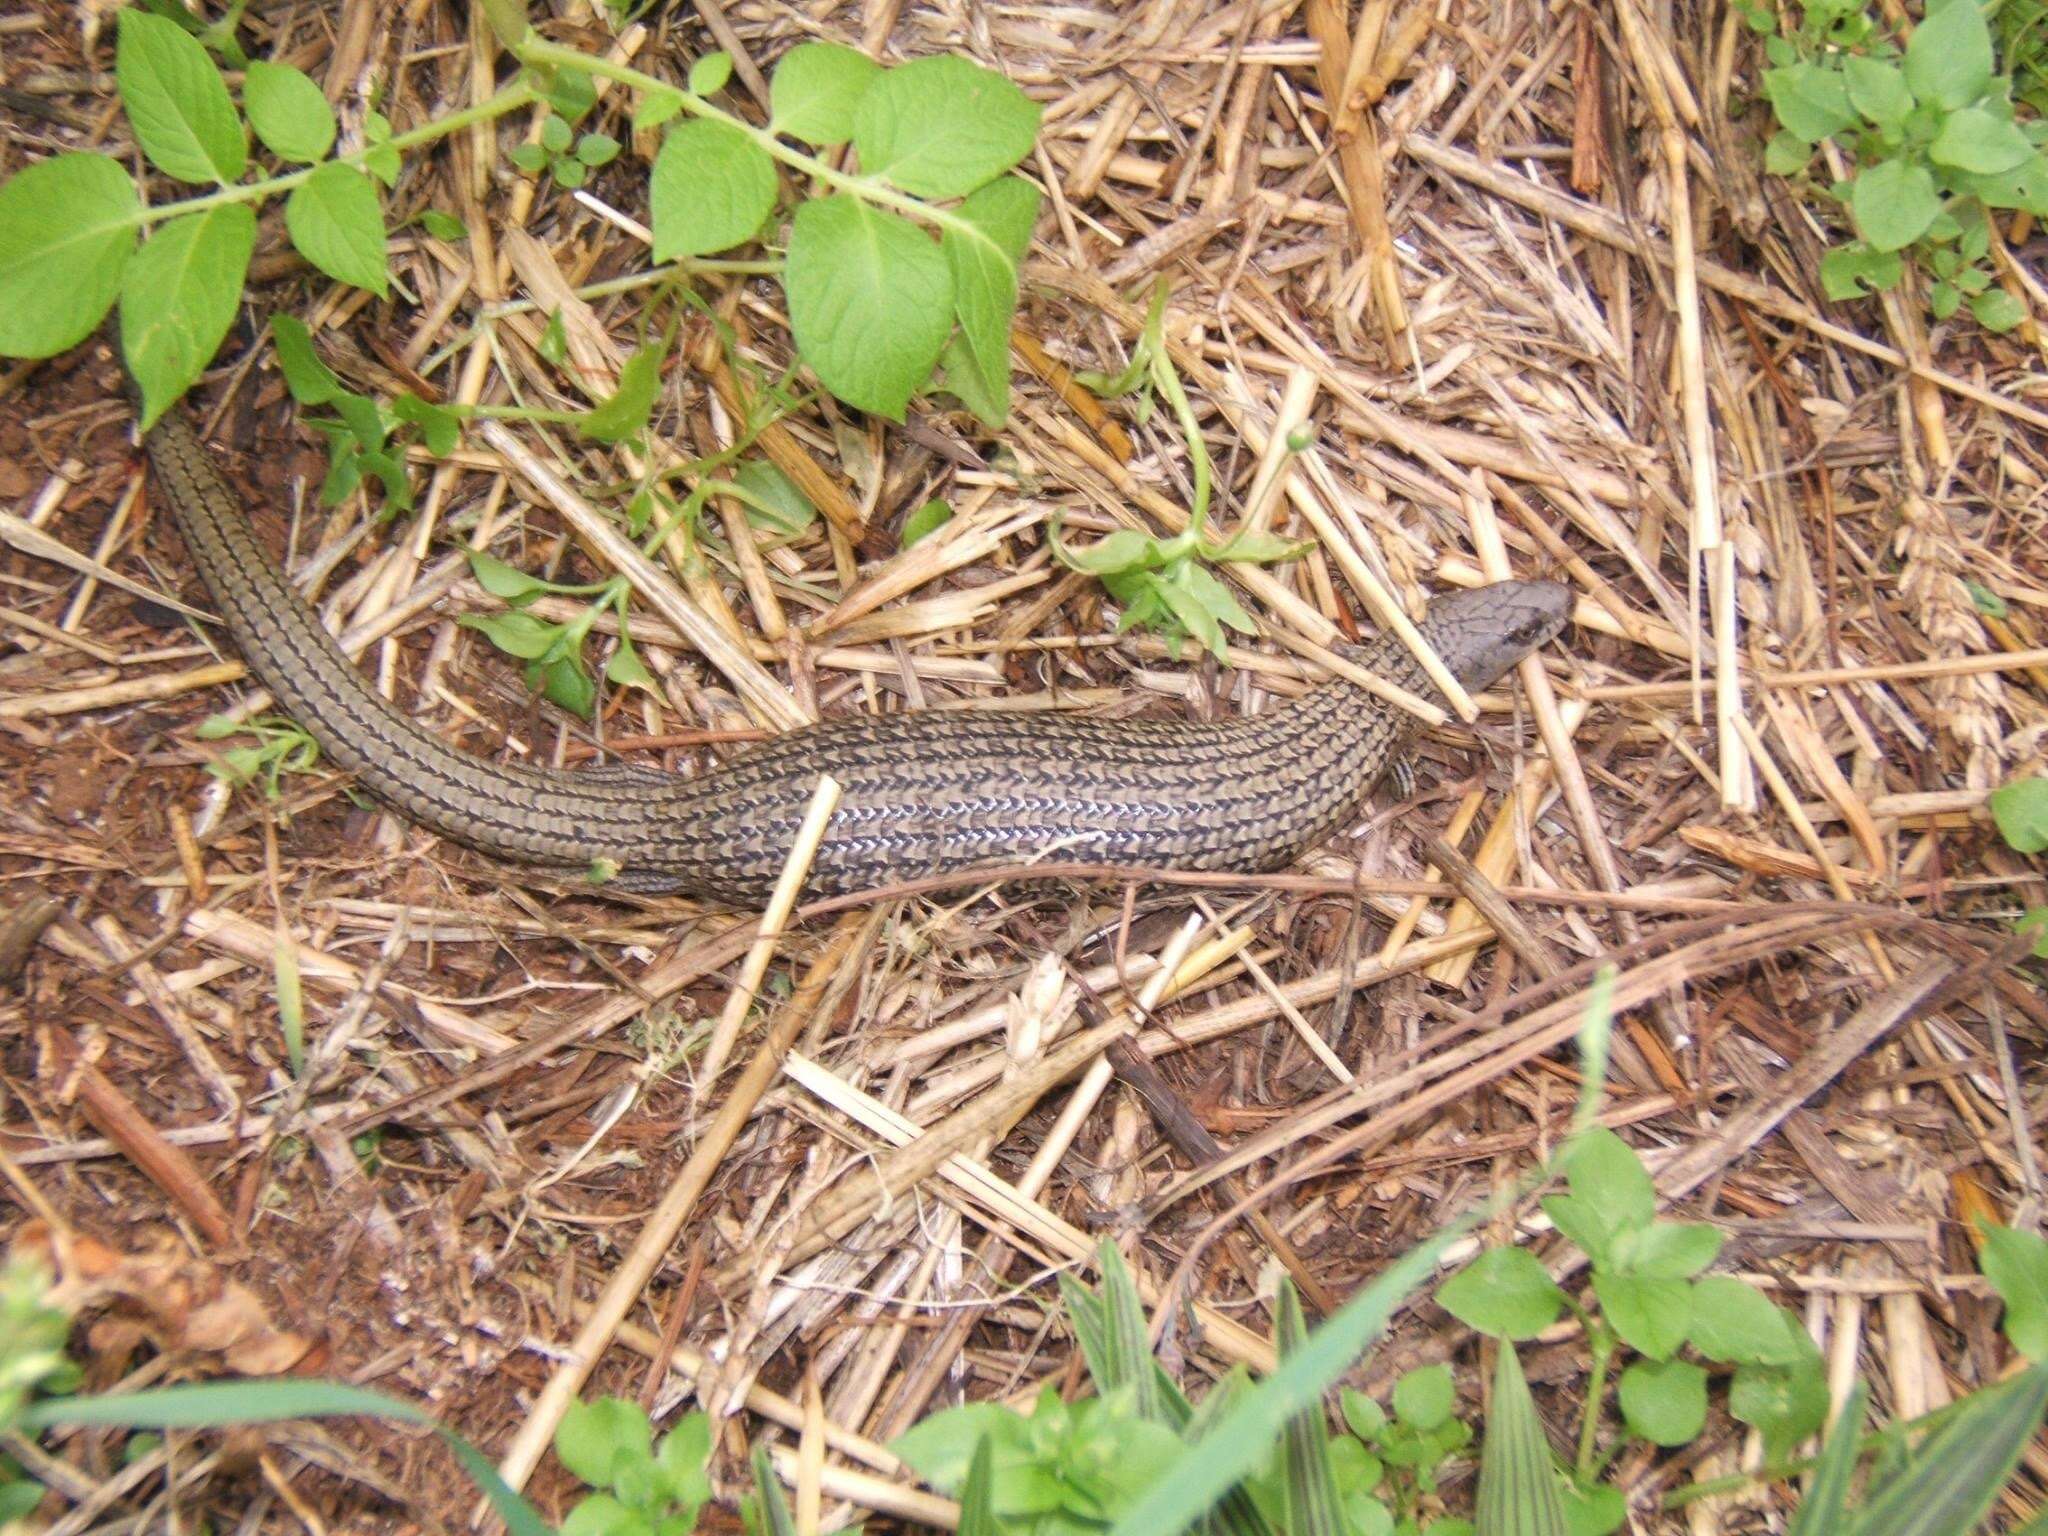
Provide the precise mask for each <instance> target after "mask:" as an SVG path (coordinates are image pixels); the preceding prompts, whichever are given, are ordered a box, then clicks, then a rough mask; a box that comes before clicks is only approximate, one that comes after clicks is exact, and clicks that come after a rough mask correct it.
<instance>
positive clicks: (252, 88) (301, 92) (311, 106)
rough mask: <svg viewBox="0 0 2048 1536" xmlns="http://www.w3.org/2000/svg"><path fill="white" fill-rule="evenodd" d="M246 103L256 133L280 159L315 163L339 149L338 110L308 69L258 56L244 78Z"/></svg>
mask: <svg viewBox="0 0 2048 1536" xmlns="http://www.w3.org/2000/svg"><path fill="white" fill-rule="evenodd" d="M242 105H243V106H244V107H246V108H247V109H248V112H249V126H250V127H252V128H254V129H255V130H256V137H257V138H259V139H261V140H262V141H263V142H264V144H265V146H266V147H268V149H269V150H270V152H271V153H272V154H273V155H276V156H277V157H278V159H280V160H289V161H291V162H292V163H293V164H295V165H311V164H312V163H313V162H314V161H316V160H321V159H324V158H325V157H326V155H327V151H328V150H330V149H332V148H333V147H334V133H335V124H334V109H333V108H332V107H330V106H328V104H327V98H326V97H325V96H323V95H322V94H321V93H320V87H319V86H317V85H315V84H314V83H313V80H312V77H311V76H309V75H307V74H306V73H305V72H304V71H303V70H297V69H293V68H292V67H291V66H290V65H289V64H273V63H271V62H270V61H269V60H267V59H255V60H252V61H251V62H250V64H249V72H248V74H247V75H246V76H245V77H244V78H243V81H242Z"/></svg>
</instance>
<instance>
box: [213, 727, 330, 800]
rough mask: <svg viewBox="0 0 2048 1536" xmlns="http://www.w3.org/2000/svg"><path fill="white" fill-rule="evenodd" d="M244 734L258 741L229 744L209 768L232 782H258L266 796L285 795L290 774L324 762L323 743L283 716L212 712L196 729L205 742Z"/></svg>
mask: <svg viewBox="0 0 2048 1536" xmlns="http://www.w3.org/2000/svg"><path fill="white" fill-rule="evenodd" d="M244 733H246V734H248V735H250V736H254V737H255V738H256V739H255V741H253V742H251V743H249V744H248V745H246V746H239V747H229V748H228V749H227V750H226V751H224V752H222V753H221V754H220V756H218V757H216V758H213V759H211V760H209V761H208V763H207V765H206V771H207V772H208V773H210V774H212V775H213V776H214V777H215V778H219V779H225V780H227V781H228V783H230V784H237V785H247V784H253V785H256V786H258V787H260V788H261V789H262V791H263V795H264V798H265V799H268V800H276V799H278V798H280V797H281V796H282V795H283V793H284V776H285V775H286V774H288V773H308V772H311V771H312V769H313V767H314V766H315V765H316V764H317V763H318V762H319V761H320V743H318V742H317V741H315V740H314V739H313V738H312V737H311V736H308V735H307V734H306V733H305V731H304V730H303V729H301V728H300V727H299V726H297V725H295V724H293V723H292V722H291V721H289V720H287V719H285V718H284V717H283V716H281V715H258V716H257V717H256V718H255V719H253V720H236V719H233V718H232V717H230V716H227V715H208V716H207V717H206V718H205V719H204V720H202V721H200V722H199V729H198V730H197V731H196V732H194V734H195V735H197V736H198V738H199V739H200V740H201V741H225V740H227V739H228V738H229V737H230V736H236V735H241V734H244Z"/></svg>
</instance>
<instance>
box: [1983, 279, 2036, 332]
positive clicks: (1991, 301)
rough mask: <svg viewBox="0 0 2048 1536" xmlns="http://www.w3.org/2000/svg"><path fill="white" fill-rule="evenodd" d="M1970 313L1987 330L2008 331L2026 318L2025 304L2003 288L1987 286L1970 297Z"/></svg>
mask: <svg viewBox="0 0 2048 1536" xmlns="http://www.w3.org/2000/svg"><path fill="white" fill-rule="evenodd" d="M1970 313H1971V314H1973V315H1975V316H1976V317H1977V323H1978V324H1979V325H1981V326H1983V327H1984V329H1985V330H1987V331H2009V330H2011V329H2012V328H2013V327H2014V326H2016V325H2018V324H2019V323H2020V322H2021V321H2022V320H2024V319H2026V318H2027V306H2026V305H2024V304H2022V303H2021V302H2020V301H2019V300H2018V299H2016V298H2014V297H2013V296H2012V295H2011V294H2010V293H2008V292H2006V291H2005V290H2004V289H2003V288H1987V289H1985V290H1984V292H1982V293H1980V294H1977V295H1975V296H1973V297H1972V298H1971V300H1970Z"/></svg>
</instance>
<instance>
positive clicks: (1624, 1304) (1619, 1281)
mask: <svg viewBox="0 0 2048 1536" xmlns="http://www.w3.org/2000/svg"><path fill="white" fill-rule="evenodd" d="M1593 1294H1594V1295H1596V1296H1598V1297H1599V1298H1600V1310H1601V1312H1602V1313H1603V1314H1605V1316H1606V1318H1607V1321H1608V1323H1609V1324H1611V1325H1612V1326H1613V1328H1614V1331H1615V1332H1616V1333H1618V1334H1620V1335H1621V1340H1622V1342H1623V1343H1624V1344H1627V1345H1628V1346H1629V1347H1630V1348H1631V1349H1633V1350H1635V1351H1637V1352H1638V1353H1639V1354H1645V1355H1648V1356H1649V1357H1650V1358H1651V1359H1652V1360H1664V1359H1668V1358H1669V1357H1670V1355H1671V1352H1672V1351H1673V1350H1675V1349H1677V1348H1678V1346H1679V1345H1681V1344H1683V1343H1684V1342H1685V1333H1686V1329H1687V1327H1688V1326H1689V1325H1690V1324H1691V1322H1692V1287H1691V1286H1690V1285H1689V1284H1687V1283H1686V1282H1685V1281H1683V1280H1652V1279H1648V1278H1645V1277H1644V1276H1641V1275H1628V1274H1619V1275H1618V1274H1612V1273H1608V1272H1606V1271H1603V1270H1598V1269H1596V1270H1595V1271H1594V1274H1593Z"/></svg>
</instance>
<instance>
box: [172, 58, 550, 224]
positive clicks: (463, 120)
mask: <svg viewBox="0 0 2048 1536" xmlns="http://www.w3.org/2000/svg"><path fill="white" fill-rule="evenodd" d="M535 99H536V97H535V93H534V89H533V87H532V86H531V85H529V84H528V83H527V82H525V81H524V80H515V81H514V82H513V83H512V84H511V85H508V86H506V87H505V89H504V90H502V91H499V92H498V93H497V94H496V95H495V96H491V97H489V98H487V99H486V100H483V101H480V102H478V103H477V104H476V105H475V106H473V107H465V108H463V109H462V110H461V111H460V112H451V113H449V114H448V115H447V116H446V117H437V118H435V119H434V120H433V121H432V122H429V123H422V124H421V125H420V126H419V127H417V128H412V129H408V130H407V131H406V132H404V133H400V134H394V135H393V136H392V137H391V138H389V139H386V140H385V141H384V144H383V145H381V146H380V145H376V144H370V145H366V146H364V147H363V148H362V149H359V150H357V151H355V153H353V154H348V155H337V156H336V157H335V158H334V159H333V160H332V161H322V162H321V164H320V165H309V166H305V167H303V168H302V169H300V170H296V171H287V172H285V174H284V175H282V176H272V177H269V178H267V179H266V180H263V181H252V182H247V183H245V184H243V185H241V186H234V187H222V188H221V189H220V190H219V191H218V192H209V193H207V194H206V195H205V196H203V197H188V198H184V199H181V200H180V201H178V202H175V203H159V204H157V205H156V206H155V207H152V208H144V209H143V210H141V212H140V213H138V214H137V215H136V219H135V222H136V223H137V224H157V223H161V222H162V221H163V220H165V219H175V218H178V217H181V216H182V215H184V214H188V213H204V212H205V211H206V210H207V209H209V208H220V207H224V206H226V205H227V204H229V203H254V202H261V201H262V200H263V199H264V198H266V197H275V196H276V195H277V194H278V193H280V192H289V191H291V190H292V188H294V187H296V186H298V185H299V184H300V183H302V182H304V181H305V180H306V179H307V178H308V177H310V176H311V175H312V174H313V173H314V172H315V171H317V170H320V169H321V168H322V166H325V165H329V164H333V165H346V166H352V167H354V168H355V169H356V170H361V169H362V168H363V162H364V161H365V160H366V159H367V158H368V157H369V155H370V153H371V152H372V151H373V150H376V149H378V148H389V149H394V150H397V151H398V152H399V153H401V154H403V153H404V152H405V151H406V150H408V149H413V148H416V147H418V146H419V145H421V144H431V143H433V142H434V140H436V139H444V138H446V137H448V135H449V134H451V133H460V132H461V131H462V130H463V129H465V128H468V127H470V126H471V125H473V124H476V123H486V122H489V121H491V120H492V119H493V118H499V117H503V116H504V115H505V114H506V113H508V112H517V111H518V110H519V109H520V108H521V107H524V106H528V105H531V104H532V103H533V101H534V100H535Z"/></svg>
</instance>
